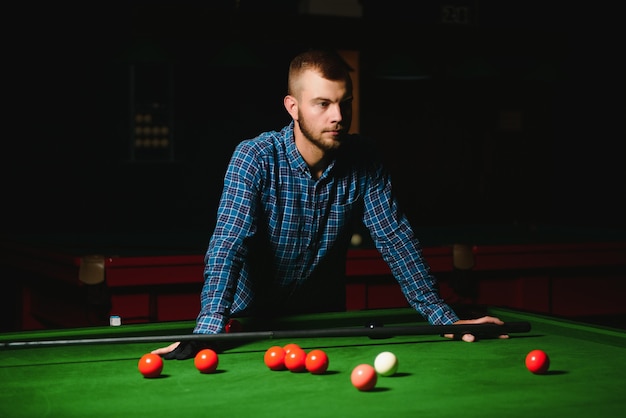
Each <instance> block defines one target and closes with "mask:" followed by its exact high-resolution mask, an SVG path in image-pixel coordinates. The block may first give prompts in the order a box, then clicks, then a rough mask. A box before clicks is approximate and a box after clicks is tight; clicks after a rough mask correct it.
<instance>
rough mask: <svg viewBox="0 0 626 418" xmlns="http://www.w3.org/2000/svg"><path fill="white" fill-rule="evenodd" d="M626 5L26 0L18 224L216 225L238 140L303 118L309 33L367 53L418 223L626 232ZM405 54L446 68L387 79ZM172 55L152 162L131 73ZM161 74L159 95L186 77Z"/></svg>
mask: <svg viewBox="0 0 626 418" xmlns="http://www.w3.org/2000/svg"><path fill="white" fill-rule="evenodd" d="M317 3H329V4H332V2H322V1H319V2H317ZM346 3H354V2H350V1H346V2H337V3H335V4H336V5H342V4H346ZM619 3H620V2H608V1H594V2H585V3H584V4H573V3H571V2H539V1H497V0H484V1H479V0H474V1H448V2H446V1H419V2H409V1H397V0H385V1H380V0H378V1H375V0H369V1H367V0H363V1H361V2H360V3H359V5H360V10H361V16H360V17H351V16H346V15H345V14H342V13H334V12H332V10H331V11H330V12H328V11H327V9H324V11H323V13H320V12H317V11H315V10H314V9H315V7H314V6H315V4H316V2H306V1H300V2H298V1H286V0H284V1H279V0H263V1H251V0H250V1H244V0H241V1H231V0H229V1H226V0H220V1H204V2H202V1H151V2H148V1H127V2H123V4H122V2H120V4H111V2H89V3H84V4H80V3H69V2H68V3H64V2H55V3H53V2H45V3H43V2H42V3H41V4H37V3H31V2H29V3H27V4H22V5H17V4H12V3H11V4H9V5H7V6H6V8H5V10H4V12H3V15H4V17H5V19H4V20H6V23H7V24H6V28H5V31H6V32H5V36H4V42H3V44H4V48H3V49H4V51H3V52H4V54H3V55H4V59H3V67H4V71H3V73H4V74H5V75H4V77H3V78H4V85H5V89H4V94H3V96H4V99H5V100H4V110H3V113H4V119H5V123H4V127H5V131H4V134H3V135H2V143H3V145H2V150H3V151H2V157H1V161H2V184H3V186H2V189H3V190H2V195H3V207H4V210H3V213H4V221H5V222H4V227H3V229H4V231H5V232H15V233H24V232H53V233H56V232H74V231H76V232H92V231H93V232H99V231H124V232H129V231H147V230H151V231H172V230H193V231H203V230H206V231H207V236H208V232H209V231H210V230H211V229H212V227H213V223H214V217H215V216H214V215H215V208H216V205H217V200H218V198H219V193H220V191H221V182H222V176H223V173H224V169H225V166H226V163H227V162H228V158H229V157H230V154H231V152H232V150H233V148H234V146H235V145H236V144H237V143H238V142H239V141H241V140H242V139H245V138H249V137H253V136H256V135H257V134H258V133H260V132H262V131H265V130H275V129H280V128H281V127H282V126H283V125H285V124H286V123H288V121H289V119H288V115H287V113H286V112H285V110H284V108H283V106H282V97H283V95H284V94H285V85H286V70H287V65H288V62H289V60H290V58H291V57H292V56H293V55H294V54H295V53H297V52H299V51H301V50H303V49H306V48H309V47H332V48H336V49H340V50H355V51H358V52H359V54H360V57H361V60H360V68H359V70H360V71H359V75H360V96H361V101H360V121H361V123H360V132H361V133H363V134H365V135H368V136H372V137H374V138H376V140H377V141H378V142H379V143H380V145H381V149H382V150H383V153H384V155H385V158H386V159H387V160H388V163H389V166H390V168H391V170H392V172H393V174H394V176H395V180H396V184H397V189H398V193H399V196H400V198H401V200H402V202H403V203H404V204H405V206H406V208H407V212H408V214H409V216H410V218H411V220H412V221H413V223H414V224H415V225H416V226H437V225H455V224H461V223H463V224H467V223H472V224H496V225H497V224H502V225H511V224H527V225H536V224H551V225H555V224H556V225H566V226H577V227H593V228H609V229H617V228H621V229H623V228H625V227H626V222H625V221H626V215H625V214H626V207H625V204H624V201H625V195H626V186H625V184H626V182H625V180H626V175H625V168H624V166H625V164H624V163H625V156H626V152H625V149H624V141H625V135H624V134H625V132H624V121H625V114H626V109H625V106H624V97H625V94H624V93H625V89H624V78H625V74H626V71H625V68H624V62H623V61H624V48H623V40H622V38H623V35H624V30H623V27H624V23H623V20H624V16H625V15H624V13H623V12H622V10H621V8H618V7H619ZM338 9H340V7H339V6H338ZM446 10H456V11H459V10H460V11H463V12H467V15H463V16H456V20H455V18H454V17H452V18H451V19H446V18H444V17H443V16H444V13H443V11H446ZM233 51H244V52H245V54H239V55H235V58H233V55H232V54H233ZM229 54H231V55H229ZM235 54H236V53H235ZM394 54H403V55H404V56H405V57H406V56H408V57H409V58H411V59H413V60H414V61H415V62H417V63H418V64H420V65H424V66H426V68H427V69H428V73H429V78H427V79H423V80H398V79H394V80H389V79H383V78H380V77H379V72H378V71H379V66H380V64H381V63H383V62H385V60H386V59H387V58H388V57H390V56H393V55H394ZM242 56H243V58H242ZM155 63H156V64H158V67H159V68H161V69H162V68H167V70H168V71H171V73H169V74H170V75H171V81H172V87H173V90H172V91H173V94H172V96H171V97H170V98H169V99H168V100H169V102H168V105H169V106H170V107H171V108H172V109H173V111H172V114H173V122H172V129H173V132H174V134H173V148H172V149H171V153H169V154H168V155H167V157H166V158H137V156H136V155H133V153H132V149H131V147H130V137H131V135H130V132H131V113H130V111H129V97H131V91H130V88H129V68H130V66H131V65H135V66H146V65H147V66H150V65H152V64H155ZM141 68H143V67H141ZM145 74H149V71H148V72H146V73H145ZM146 77H147V78H148V79H149V78H150V76H146ZM151 83H152V84H149V87H148V88H147V92H143V93H141V94H148V95H149V94H151V92H152V91H155V92H157V91H158V90H159V89H161V88H163V89H164V91H166V90H167V89H166V87H164V86H163V85H161V84H160V82H159V81H158V80H156V81H154V80H153V81H152V82H151ZM165 84H166V83H165ZM150 86H152V87H154V88H150ZM137 94H139V93H137ZM155 94H157V93H155ZM418 235H419V234H418Z"/></svg>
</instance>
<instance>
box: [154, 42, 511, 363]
mask: <svg viewBox="0 0 626 418" xmlns="http://www.w3.org/2000/svg"><path fill="white" fill-rule="evenodd" d="M349 71H350V70H349V68H348V67H347V65H346V64H345V62H344V61H343V60H342V59H341V57H340V56H339V55H337V54H335V53H333V52H328V51H307V52H304V53H302V54H300V55H298V56H297V57H295V58H294V59H293V60H292V62H291V64H290V67H289V79H288V95H287V96H286V97H285V98H284V106H285V109H286V110H287V112H288V113H289V115H291V118H292V119H293V121H292V122H291V123H290V124H289V125H288V126H286V127H284V128H283V129H282V130H281V131H280V132H265V133H262V134H261V135H259V136H258V137H256V138H254V139H251V140H247V141H243V142H241V143H240V144H239V145H238V146H237V148H236V149H235V151H234V153H233V156H232V158H231V161H230V163H229V165H228V169H227V171H226V175H225V178H224V189H223V193H222V197H221V200H220V204H219V208H218V212H217V222H216V228H215V230H214V232H213V235H212V237H211V240H210V243H209V247H208V250H207V253H206V258H205V262H206V264H205V270H204V278H205V283H204V287H203V289H202V294H201V310H200V313H199V315H198V318H197V322H196V327H195V329H194V333H200V334H213V333H219V332H223V330H224V326H225V324H226V323H227V321H228V319H229V318H230V317H232V316H242V315H244V316H252V317H259V318H264V317H272V316H276V315H284V314H290V313H304V312H315V311H318V312H319V311H333V310H334V311H337V310H343V309H344V308H345V282H344V269H345V256H346V251H347V248H348V242H349V237H350V236H351V226H352V225H354V223H355V221H361V222H362V223H363V225H365V226H366V227H367V229H368V230H369V232H370V234H371V237H372V239H373V241H374V243H375V244H376V248H378V250H379V251H380V253H381V254H382V256H383V258H384V259H385V261H386V262H387V263H388V264H389V266H390V268H391V271H392V272H393V274H394V276H395V278H396V279H397V281H398V283H399V285H400V286H401V289H402V291H403V292H404V294H405V296H406V298H407V301H408V302H409V304H410V305H411V306H412V307H413V308H415V309H416V310H417V311H418V312H419V313H420V314H422V316H424V317H425V318H426V319H427V320H428V321H429V322H430V323H431V324H444V325H446V324H469V323H495V324H502V321H501V320H499V319H498V318H494V317H489V316H485V317H482V318H478V319H470V320H460V319H459V318H458V316H457V315H456V314H455V312H454V311H453V310H452V309H451V308H450V307H449V306H448V305H447V304H446V303H445V302H444V301H443V300H442V299H441V298H440V296H439V295H438V293H437V290H436V281H435V278H434V277H433V276H432V275H431V274H430V269H429V267H428V265H427V263H426V261H425V260H424V258H423V257H422V251H421V248H420V244H419V241H418V239H417V238H416V237H415V235H414V233H413V230H412V228H411V225H410V224H409V221H408V220H407V218H406V217H405V215H404V214H403V212H402V210H401V208H400V207H399V206H398V202H397V201H396V199H395V198H394V195H393V189H392V184H391V180H390V177H389V176H388V174H387V173H386V172H385V170H384V167H383V165H382V164H381V162H380V161H379V159H378V158H377V153H376V151H375V148H374V146H373V144H372V143H371V142H370V141H369V140H367V139H366V138H363V137H360V136H358V135H352V134H348V131H349V129H350V123H351V118H352V81H351V78H350V72H349ZM448 337H452V336H448ZM501 337H503V338H506V335H502V336H501ZM461 338H462V339H463V340H465V341H468V342H471V341H474V340H475V336H473V335H470V334H466V335H463V336H462V337H461ZM199 348H200V347H199V344H198V343H194V342H189V343H182V344H179V343H173V344H171V345H169V346H168V347H163V348H160V349H157V350H154V353H157V354H161V355H163V356H164V357H165V358H178V359H184V358H190V357H193V356H194V355H195V354H196V352H197V351H198V349H199Z"/></svg>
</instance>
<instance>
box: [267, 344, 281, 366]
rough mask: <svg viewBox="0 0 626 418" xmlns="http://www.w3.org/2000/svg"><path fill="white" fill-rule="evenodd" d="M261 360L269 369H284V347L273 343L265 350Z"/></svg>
mask: <svg viewBox="0 0 626 418" xmlns="http://www.w3.org/2000/svg"><path fill="white" fill-rule="evenodd" d="M263 360H264V361H265V365H266V366H267V367H269V369H270V370H285V349H284V348H283V347H281V346H279V345H274V346H272V347H270V348H268V349H267V351H265V356H264V357H263Z"/></svg>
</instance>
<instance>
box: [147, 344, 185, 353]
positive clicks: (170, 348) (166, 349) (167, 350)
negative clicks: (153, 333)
mask: <svg viewBox="0 0 626 418" xmlns="http://www.w3.org/2000/svg"><path fill="white" fill-rule="evenodd" d="M179 344H180V342H176V343H172V344H170V345H168V346H167V347H162V348H157V349H156V350H152V354H158V355H163V354H167V353H171V352H172V351H174V350H176V347H178V345H179Z"/></svg>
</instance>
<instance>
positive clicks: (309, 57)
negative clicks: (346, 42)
mask: <svg viewBox="0 0 626 418" xmlns="http://www.w3.org/2000/svg"><path fill="white" fill-rule="evenodd" d="M307 70H313V71H316V72H318V73H319V74H320V75H321V76H322V77H324V78H325V79H327V80H333V81H337V80H343V81H345V82H346V85H347V86H348V89H350V90H351V89H352V78H351V77H350V71H351V68H350V66H349V65H348V64H347V63H346V62H345V61H344V59H343V58H342V57H341V55H339V54H338V53H337V52H336V51H333V50H325V49H311V50H308V51H305V52H302V53H300V54H298V55H297V56H295V57H294V58H293V59H292V60H291V63H290V64H289V77H288V81H287V93H288V94H294V93H295V92H294V82H295V80H296V78H297V77H298V76H299V75H300V74H302V73H303V72H304V71H307Z"/></svg>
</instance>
